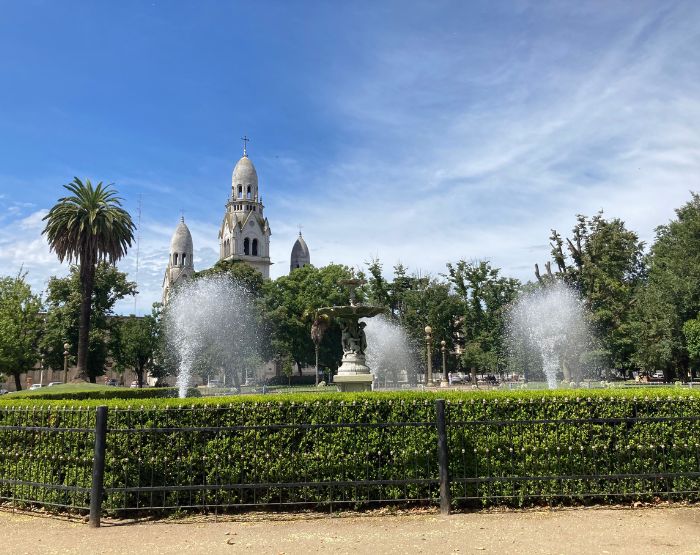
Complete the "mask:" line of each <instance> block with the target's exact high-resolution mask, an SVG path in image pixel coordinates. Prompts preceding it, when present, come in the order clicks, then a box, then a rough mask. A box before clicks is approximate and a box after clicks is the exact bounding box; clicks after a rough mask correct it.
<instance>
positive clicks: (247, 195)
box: [246, 185, 251, 200]
mask: <svg viewBox="0 0 700 555" xmlns="http://www.w3.org/2000/svg"><path fill="white" fill-rule="evenodd" d="M246 198H247V199H248V200H250V198H251V197H250V185H248V192H247V193H246Z"/></svg>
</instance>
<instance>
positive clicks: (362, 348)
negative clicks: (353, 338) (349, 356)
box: [358, 322, 367, 355]
mask: <svg viewBox="0 0 700 555" xmlns="http://www.w3.org/2000/svg"><path fill="white" fill-rule="evenodd" d="M358 327H359V328H360V329H359V336H360V354H363V355H364V354H365V351H366V350H367V335H365V327H367V322H360V323H359V324H358Z"/></svg>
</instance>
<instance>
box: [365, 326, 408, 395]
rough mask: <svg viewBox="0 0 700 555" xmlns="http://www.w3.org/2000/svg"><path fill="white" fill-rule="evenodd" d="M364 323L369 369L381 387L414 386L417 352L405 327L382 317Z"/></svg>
mask: <svg viewBox="0 0 700 555" xmlns="http://www.w3.org/2000/svg"><path fill="white" fill-rule="evenodd" d="M363 322H366V323H367V327H366V328H365V334H366V335H367V351H366V361H367V366H369V368H370V369H371V370H372V373H373V374H374V376H375V378H376V379H377V382H378V383H379V385H380V386H385V385H393V386H394V387H396V386H399V385H400V384H406V383H409V384H414V385H415V383H416V379H417V372H418V363H417V357H416V352H415V348H414V347H413V345H412V342H411V340H410V338H409V337H408V335H407V334H406V332H405V330H404V329H403V327H402V326H400V325H399V324H398V323H396V322H393V321H392V320H390V319H389V318H388V317H386V316H383V315H380V316H376V317H374V318H366V319H363Z"/></svg>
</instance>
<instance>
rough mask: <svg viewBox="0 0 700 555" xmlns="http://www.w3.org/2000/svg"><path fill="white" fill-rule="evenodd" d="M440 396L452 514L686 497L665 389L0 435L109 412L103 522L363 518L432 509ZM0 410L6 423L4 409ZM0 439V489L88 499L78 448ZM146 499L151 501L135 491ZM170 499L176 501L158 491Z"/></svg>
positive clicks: (18, 415)
mask: <svg viewBox="0 0 700 555" xmlns="http://www.w3.org/2000/svg"><path fill="white" fill-rule="evenodd" d="M577 393H578V394H579V396H578V397H576V396H575V395H576V394H577ZM439 397H442V398H445V399H446V400H447V420H448V428H447V431H448V447H449V456H450V460H449V464H450V473H451V478H452V493H453V498H454V501H455V504H457V505H476V506H487V505H494V504H510V505H517V506H520V505H526V504H532V503H550V504H551V503H586V502H589V501H591V500H593V501H598V502H600V501H604V502H613V501H628V500H651V499H653V498H654V497H655V496H657V495H663V496H665V497H669V498H674V499H688V500H696V499H697V497H698V494H697V493H696V492H698V491H699V490H700V478H698V476H697V475H693V474H692V473H693V472H695V471H696V470H697V468H698V464H699V463H700V445H699V443H700V421H698V420H697V419H696V417H697V416H700V395H699V394H698V393H696V392H695V391H692V390H679V389H674V388H664V389H655V390H654V391H653V392H646V391H642V390H632V391H628V390H596V391H593V390H591V391H585V392H572V391H552V392H550V391H513V392H504V391H493V392H445V393H442V392H441V393H440V394H434V393H420V392H394V393H371V394H335V393H328V394H324V395H322V396H319V395H317V394H311V393H310V394H290V395H285V396H284V397H281V396H279V397H278V396H275V397H274V398H271V397H270V396H252V395H251V396H237V397H230V398H223V399H222V398H218V399H206V398H198V399H143V400H141V399H139V400H138V401H137V402H136V404H135V403H134V400H118V399H112V400H106V401H105V400H101V399H100V400H97V399H92V400H86V401H80V402H78V403H74V402H47V401H44V400H38V401H30V400H28V399H27V400H22V401H15V402H14V403H12V402H11V400H8V401H7V402H5V401H0V425H13V426H17V425H18V424H21V425H23V426H44V427H50V428H52V429H55V430H59V429H62V428H63V429H68V428H81V427H87V428H89V427H90V426H92V425H94V410H93V409H94V407H95V406H97V405H100V404H105V405H107V406H108V407H109V423H108V427H109V433H108V437H107V461H106V482H105V486H106V488H107V492H108V495H107V497H106V500H105V505H104V506H105V508H106V509H107V510H109V511H113V512H119V511H121V510H123V509H124V508H130V507H140V508H142V509H144V510H147V509H148V508H149V507H170V508H176V507H185V508H187V507H206V506H243V505H253V504H266V503H283V504H285V505H286V506H289V507H302V506H318V505H324V504H329V503H333V504H335V503H343V502H350V503H352V504H354V505H356V506H363V505H365V504H368V503H372V502H376V501H381V502H387V501H392V500H394V501H399V500H400V501H405V500H431V499H432V500H435V499H437V495H438V492H437V477H438V465H437V453H436V443H437V437H436V429H435V426H434V425H433V422H434V420H435V417H436V415H435V399H437V398H439ZM12 404H14V405H15V406H14V409H9V408H4V407H8V406H11V405H12ZM71 407H72V408H71ZM76 407H77V408H76ZM637 417H640V418H641V417H645V418H647V419H648V420H646V421H644V422H639V421H635V420H633V419H634V418H637ZM685 417H691V418H685ZM399 423H411V425H409V426H397V425H395V424H399ZM315 424H324V425H326V426H325V427H322V428H315V427H313V425H315ZM338 424H350V425H351V426H352V427H347V426H337V425H338ZM174 428H187V431H184V432H183V431H177V430H175V429H174ZM0 435H2V438H1V439H2V440H3V441H2V443H1V444H0V445H1V447H0V475H2V476H8V477H14V479H20V480H25V481H34V482H44V483H49V482H50V483H58V484H66V485H68V484H75V483H79V484H82V485H84V487H89V477H90V475H89V470H90V465H89V464H88V463H86V461H90V460H91V458H92V438H91V435H90V434H85V433H82V434H80V433H73V432H70V433H63V434H61V433H41V434H37V433H35V432H31V431H27V432H18V431H12V432H3V431H0ZM61 454H63V458H62V459H61V458H59V457H60V456H61ZM3 484H4V485H2V486H1V488H2V489H1V490H0V496H2V497H6V498H9V497H12V496H13V495H14V496H15V497H20V498H29V499H31V498H34V499H45V497H44V498H42V497H31V496H32V495H39V493H41V492H40V491H39V490H29V491H28V493H27V492H24V493H23V494H22V495H24V497H21V496H18V495H17V488H16V487H15V489H14V490H13V486H10V485H7V484H8V482H4V483H3ZM285 484H286V485H285ZM221 485H224V488H223V489H222V488H221V487H219V486H221ZM144 486H146V487H149V488H152V489H149V490H147V491H141V492H138V491H136V488H139V487H144ZM173 486H177V487H178V488H179V489H176V490H174V491H171V490H168V489H164V488H170V487H173ZM39 489H40V488H39ZM42 495H44V496H45V492H43V493H42ZM27 496H29V497H27ZM86 496H87V491H84V492H78V493H75V492H66V491H60V490H58V491H55V492H51V495H50V496H49V499H52V500H54V501H53V502H56V503H59V502H61V503H62V504H73V505H75V506H83V505H84V504H85V503H86V502H87V500H86ZM55 499H58V501H55Z"/></svg>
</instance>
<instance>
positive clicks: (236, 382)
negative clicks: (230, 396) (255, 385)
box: [231, 368, 241, 393]
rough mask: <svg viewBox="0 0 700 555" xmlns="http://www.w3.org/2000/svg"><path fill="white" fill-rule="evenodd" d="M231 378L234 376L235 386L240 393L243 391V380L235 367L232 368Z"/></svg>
mask: <svg viewBox="0 0 700 555" xmlns="http://www.w3.org/2000/svg"><path fill="white" fill-rule="evenodd" d="M231 378H233V387H234V388H235V389H236V391H238V393H240V392H241V380H240V378H239V377H238V371H237V370H236V369H235V368H233V369H232V370H231Z"/></svg>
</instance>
